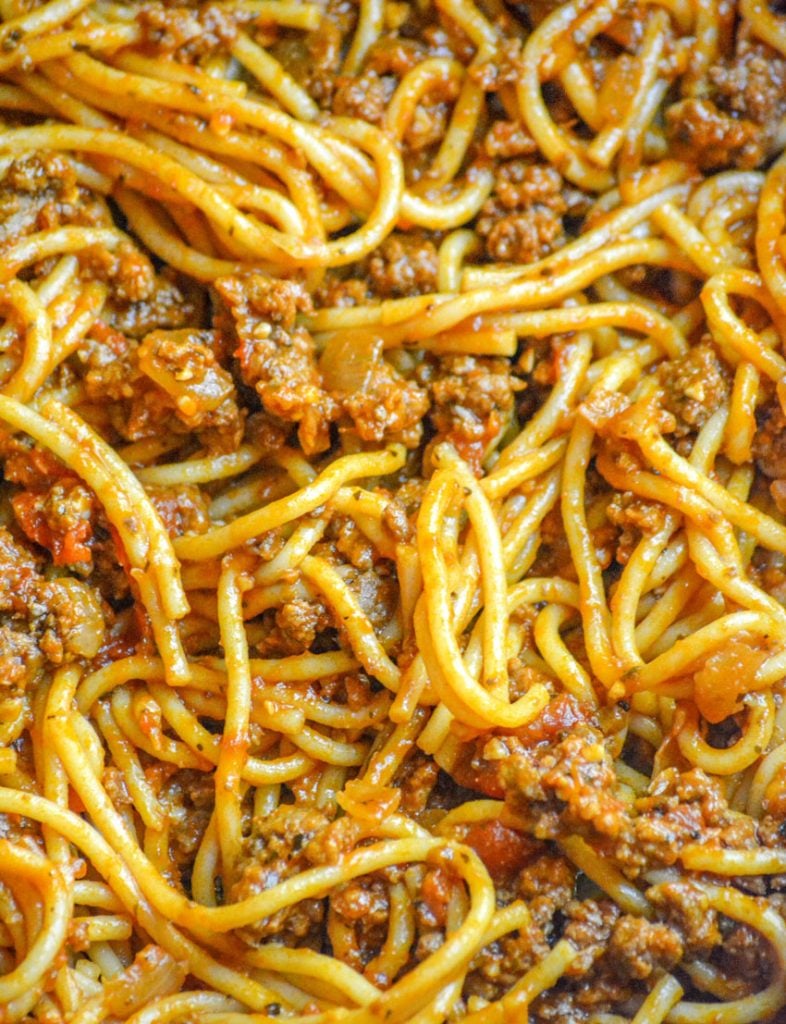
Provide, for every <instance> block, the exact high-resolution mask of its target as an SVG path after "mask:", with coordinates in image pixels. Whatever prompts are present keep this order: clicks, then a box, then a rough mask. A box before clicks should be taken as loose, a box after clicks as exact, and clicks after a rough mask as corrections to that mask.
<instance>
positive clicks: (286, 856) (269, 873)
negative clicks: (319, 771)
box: [227, 806, 328, 945]
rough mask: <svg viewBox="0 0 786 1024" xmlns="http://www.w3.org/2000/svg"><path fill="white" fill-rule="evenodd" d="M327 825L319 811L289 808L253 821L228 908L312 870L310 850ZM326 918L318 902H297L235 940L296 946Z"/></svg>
mask: <svg viewBox="0 0 786 1024" xmlns="http://www.w3.org/2000/svg"><path fill="white" fill-rule="evenodd" d="M327 824H328V819H327V818H326V817H325V816H324V815H323V814H321V813H320V812H319V811H316V810H311V809H305V808H304V809H301V808H298V807H292V806H281V807H279V808H277V809H276V810H275V811H274V812H273V813H272V814H271V815H270V817H268V818H265V819H259V818H255V819H254V821H253V823H252V832H251V835H250V836H249V837H248V838H247V839H245V840H244V843H243V853H242V856H241V858H240V860H239V862H238V864H237V869H236V872H235V875H236V881H235V882H234V883H233V884H232V885H231V887H230V889H229V892H228V893H227V903H236V902H239V901H241V900H244V899H247V898H248V897H250V896H254V895H256V894H257V893H260V892H264V891H265V890H267V889H270V888H272V887H273V886H274V885H277V884H278V883H279V882H282V881H284V879H286V878H291V877H292V875H296V874H298V872H300V871H304V870H306V869H307V868H308V867H310V866H311V864H310V862H309V860H308V857H307V852H306V851H307V847H308V844H309V843H310V842H311V841H312V840H313V839H314V837H315V836H317V835H318V834H319V833H320V832H321V831H322V830H323V829H324V828H325V827H326V826H327ZM324 912H325V908H324V903H323V901H322V900H319V899H308V900H301V901H300V902H299V903H296V904H294V905H292V906H289V907H286V908H284V909H283V910H280V911H278V912H277V913H276V914H274V915H273V916H272V917H269V918H263V920H261V921H257V922H255V923H254V924H252V925H247V926H246V927H245V928H243V929H241V930H240V931H239V932H238V934H239V936H240V937H241V938H242V939H243V940H244V941H245V942H251V943H255V942H258V941H260V940H262V939H266V938H268V937H270V936H275V937H276V939H277V940H278V941H279V942H283V943H284V944H292V945H294V944H300V943H301V942H302V941H303V940H304V939H307V938H308V937H309V936H313V935H314V933H315V929H318V928H319V926H320V925H321V923H322V919H323V917H324Z"/></svg>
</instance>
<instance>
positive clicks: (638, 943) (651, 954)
mask: <svg viewBox="0 0 786 1024" xmlns="http://www.w3.org/2000/svg"><path fill="white" fill-rule="evenodd" d="M683 952H684V951H683V945H682V940H681V939H680V936H679V935H678V934H677V932H676V931H675V930H674V929H673V928H670V927H668V925H665V924H661V923H659V922H651V921H647V920H645V919H643V918H640V917H633V916H632V915H630V914H625V915H624V916H623V917H621V918H620V919H619V920H618V921H617V923H616V924H615V926H614V930H613V932H612V934H611V937H610V939H609V945H608V957H609V961H610V963H611V965H612V967H613V969H614V970H615V971H616V972H617V974H619V976H620V977H621V978H623V979H626V978H630V979H633V980H637V981H644V980H645V979H647V978H650V977H652V975H653V973H655V972H657V971H670V970H671V969H672V967H674V966H675V965H676V964H677V963H679V961H680V960H681V959H682V955H683Z"/></svg>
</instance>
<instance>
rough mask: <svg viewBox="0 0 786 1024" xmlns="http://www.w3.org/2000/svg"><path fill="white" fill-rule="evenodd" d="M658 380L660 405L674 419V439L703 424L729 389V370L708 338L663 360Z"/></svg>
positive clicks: (725, 397) (722, 400)
mask: <svg viewBox="0 0 786 1024" xmlns="http://www.w3.org/2000/svg"><path fill="white" fill-rule="evenodd" d="M660 379H661V382H662V384H663V387H664V389H665V401H664V405H665V407H666V409H668V411H669V412H670V413H671V414H672V415H673V416H674V418H675V421H676V426H675V429H674V431H672V432H673V433H674V434H675V435H676V436H677V438H681V437H685V436H686V435H687V434H689V433H691V432H692V431H695V430H698V429H700V428H701V427H703V426H704V424H705V423H706V422H707V420H708V419H709V418H710V416H712V414H713V413H714V412H715V411H716V410H717V409H719V408H720V407H721V406H722V405H723V404H724V403H725V402H726V401H727V400H728V397H729V394H730V391H731V375H730V373H729V370H728V369H727V367H726V366H725V365H724V363H723V362H722V361H721V359H720V357H719V355H718V352H717V349H716V348H715V346H714V345H713V344H712V343H711V342H710V341H708V340H704V341H702V342H701V343H700V344H698V345H694V346H692V347H691V348H690V349H689V350H688V352H687V353H686V354H685V355H684V356H680V358H678V359H673V360H670V361H669V362H666V363H664V364H663V368H662V369H661V372H660Z"/></svg>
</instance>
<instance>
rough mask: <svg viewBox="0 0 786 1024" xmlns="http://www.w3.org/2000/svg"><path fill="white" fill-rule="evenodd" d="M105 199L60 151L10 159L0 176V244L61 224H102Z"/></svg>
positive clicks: (104, 216)
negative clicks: (82, 181) (79, 176)
mask: <svg viewBox="0 0 786 1024" xmlns="http://www.w3.org/2000/svg"><path fill="white" fill-rule="evenodd" d="M107 220H108V215H107V211H106V207H105V206H104V204H103V203H102V201H101V200H100V199H99V198H98V197H96V196H95V195H94V194H92V193H91V192H89V191H88V190H87V189H84V188H82V187H81V186H80V185H78V184H77V181H76V174H75V172H74V167H73V164H72V163H71V161H70V160H69V159H68V157H67V156H64V155H63V154H60V153H41V154H36V155H35V156H28V157H22V158H20V159H19V160H15V161H13V162H12V163H10V164H9V165H8V167H7V169H6V170H5V172H4V174H3V175H2V177H1V178H0V245H2V244H3V243H4V242H11V241H15V240H17V239H19V238H21V237H24V236H25V235H29V234H32V233H33V232H36V231H44V230H46V229H48V228H55V227H58V226H59V225H61V224H85V225H89V224H98V223H101V222H106V221H107Z"/></svg>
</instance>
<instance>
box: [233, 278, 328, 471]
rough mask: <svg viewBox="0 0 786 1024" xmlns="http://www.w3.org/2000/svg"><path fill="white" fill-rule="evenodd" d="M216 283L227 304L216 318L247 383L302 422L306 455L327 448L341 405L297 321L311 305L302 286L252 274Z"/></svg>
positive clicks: (278, 411)
mask: <svg viewBox="0 0 786 1024" xmlns="http://www.w3.org/2000/svg"><path fill="white" fill-rule="evenodd" d="M215 288H216V292H217V294H218V296H219V297H220V299H221V301H222V303H223V305H222V308H221V310H220V312H219V317H218V321H217V322H218V324H219V326H220V328H221V329H223V330H224V331H225V332H226V333H227V334H228V335H229V337H230V338H232V339H233V344H234V349H235V355H236V356H237V359H238V364H239V367H240V375H241V378H242V380H243V383H244V384H246V385H248V386H249V387H253V388H254V389H255V390H256V392H257V394H258V395H259V397H260V399H261V401H262V406H263V408H264V409H265V411H266V412H268V413H269V414H270V415H271V416H274V417H276V418H278V419H280V420H284V421H286V422H291V423H297V424H298V440H299V442H300V444H301V447H302V448H303V450H304V452H305V453H306V454H307V455H309V454H314V453H316V452H320V451H324V449H325V448H327V446H328V444H329V441H330V438H329V433H328V427H329V425H330V423H331V422H332V420H334V419H336V418H337V416H338V412H339V410H338V407H337V405H336V403H335V401H334V400H333V399H332V398H331V397H330V395H329V394H328V393H327V392H326V391H325V390H324V388H323V387H322V380H321V377H320V373H319V370H318V368H317V362H316V350H315V348H314V342H313V339H312V338H311V336H310V335H309V333H308V332H307V331H306V330H304V329H303V328H302V327H296V326H295V316H296V314H297V313H298V312H299V311H302V310H305V309H308V308H309V307H310V300H309V298H308V294H307V292H306V291H305V289H304V288H303V286H302V285H300V284H298V283H296V282H294V281H279V280H274V279H272V278H269V277H266V276H264V275H262V274H256V273H250V274H247V275H244V276H242V277H226V278H221V279H220V280H218V281H217V282H216V285H215Z"/></svg>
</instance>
